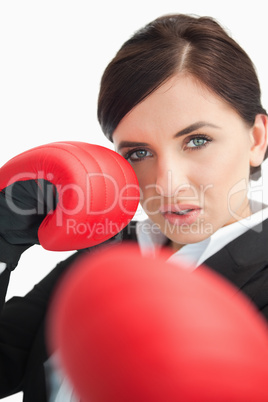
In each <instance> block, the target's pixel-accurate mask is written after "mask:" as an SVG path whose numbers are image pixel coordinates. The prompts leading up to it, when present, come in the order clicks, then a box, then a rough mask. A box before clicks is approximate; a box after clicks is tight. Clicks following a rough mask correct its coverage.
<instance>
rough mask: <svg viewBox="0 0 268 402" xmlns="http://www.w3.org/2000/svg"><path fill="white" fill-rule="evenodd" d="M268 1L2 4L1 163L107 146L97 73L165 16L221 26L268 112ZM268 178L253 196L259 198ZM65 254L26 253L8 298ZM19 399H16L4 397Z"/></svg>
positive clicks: (10, 0)
mask: <svg viewBox="0 0 268 402" xmlns="http://www.w3.org/2000/svg"><path fill="white" fill-rule="evenodd" d="M265 4H266V1H265V0H255V1H254V2H245V1H242V0H237V1H233V2H217V1H215V0H202V1H200V0H187V1H178V0H176V1H175V0H163V1H152V0H150V1H146V0H135V1H131V2H130V1H126V0H107V1H105V0H99V1H94V0H72V1H70V0H64V1H63V0H44V1H39V0H32V1H30V0H23V1H22V0H0V134H1V139H2V145H1V154H0V165H2V164H3V163H4V162H6V161H7V160H8V159H9V158H11V157H13V156H15V155H16V154H18V153H20V152H22V151H24V150H27V149H29V148H32V147H34V146H37V145H41V144H45V143H48V142H54V141H62V140H79V141H85V142H91V143H97V144H100V145H104V146H107V147H112V144H110V143H109V142H108V140H106V138H105V137H104V135H103V134H102V132H101V130H100V128H99V125H98V122H97V118H96V102H97V96H98V88H99V82H100V78H101V75H102V72H103V70H104V68H105V66H106V65H107V63H108V62H109V61H110V60H111V58H112V57H113V56H114V54H115V52H116V51H117V50H118V48H119V47H120V46H121V44H122V43H123V42H124V41H125V40H126V39H128V38H129V36H131V35H132V34H133V33H134V31H136V30H137V29H139V28H140V27H141V26H143V25H144V24H146V23H147V22H149V21H151V20H153V19H154V18H156V17H158V16H160V15H162V14H167V13H177V12H182V13H193V14H198V15H209V16H213V17H215V18H216V19H217V20H218V21H219V22H221V23H222V24H223V25H224V26H225V27H226V28H227V29H228V30H229V32H230V33H231V34H232V36H233V37H234V38H235V39H236V40H237V41H238V42H239V43H240V45H242V47H243V48H244V49H245V50H246V51H247V52H248V54H249V55H250V57H251V58H252V60H253V62H254V64H255V65H256V67H257V72H258V75H259V79H260V83H261V86H262V92H263V105H264V107H265V108H268V83H267V71H268V57H267V30H266V27H267V14H266V12H265V9H264V6H265ZM266 170H268V169H266V168H265V171H264V173H265V174H266ZM265 177H267V174H266V176H264V179H263V180H262V182H261V183H258V187H257V190H258V191H256V194H257V193H258V194H259V195H260V194H261V191H260V190H261V188H260V184H263V182H264V180H265ZM265 191H266V190H265ZM266 195H267V192H266ZM267 198H268V197H267ZM69 254H70V253H53V252H48V251H45V250H43V249H41V247H40V246H34V247H32V248H31V249H29V250H28V251H27V252H25V253H24V255H23V256H22V258H21V263H20V265H19V267H17V269H16V270H15V271H14V273H13V275H12V280H11V284H10V287H9V292H8V297H11V296H12V295H14V294H16V295H23V294H25V292H26V291H27V290H28V289H30V288H31V287H32V286H33V285H34V284H35V283H36V282H37V281H38V280H39V279H40V278H42V277H43V276H44V275H45V274H46V273H48V272H49V271H50V270H51V269H52V268H53V266H54V265H55V263H56V262H57V261H59V260H62V259H64V258H65V257H66V256H67V255H69ZM0 381H1V379H0ZM21 400H22V396H21V394H17V395H15V396H12V397H9V398H5V399H3V401H6V402H11V401H13V402H14V401H15V402H19V401H21ZM36 402H38V401H36Z"/></svg>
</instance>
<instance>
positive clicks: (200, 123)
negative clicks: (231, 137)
mask: <svg viewBox="0 0 268 402" xmlns="http://www.w3.org/2000/svg"><path fill="white" fill-rule="evenodd" d="M203 127H212V128H220V127H219V126H216V125H215V124H212V123H208V122H206V121H198V122H196V123H193V124H191V125H190V126H188V127H186V128H184V129H182V130H180V131H179V132H178V133H176V134H175V135H174V138H177V137H180V136H181V135H185V134H189V133H191V132H192V131H195V130H199V129H200V128H203Z"/></svg>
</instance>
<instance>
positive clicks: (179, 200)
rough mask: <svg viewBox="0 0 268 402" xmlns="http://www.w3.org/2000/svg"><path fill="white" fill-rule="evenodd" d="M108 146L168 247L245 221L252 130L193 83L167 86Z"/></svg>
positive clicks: (186, 79)
mask: <svg viewBox="0 0 268 402" xmlns="http://www.w3.org/2000/svg"><path fill="white" fill-rule="evenodd" d="M113 140H114V143H115V148H116V150H117V151H118V152H119V153H120V154H121V155H123V156H124V157H125V158H126V159H127V160H128V161H129V162H130V163H131V165H132V166H133V168H134V170H135V172H136V175H137V177H138V180H139V184H140V189H141V205H142V207H143V209H144V210H145V212H146V214H147V215H148V216H149V217H150V218H151V220H152V221H153V222H154V223H155V224H157V225H159V227H160V229H161V231H162V232H163V233H164V234H165V235H166V236H167V237H168V238H169V239H171V241H172V243H173V245H174V246H175V248H180V246H181V245H184V244H188V243H195V242H198V241H201V240H204V239H205V238H207V237H209V236H211V234H213V233H214V232H215V231H216V230H218V229H219V228H221V227H222V226H225V225H229V224H230V223H232V222H234V221H237V220H240V219H242V218H244V217H246V216H248V215H250V209H249V204H248V199H247V185H248V177H249V169H250V150H251V146H252V142H253V139H252V129H251V128H249V127H248V126H247V125H246V124H245V122H244V121H243V120H242V119H241V117H240V116H239V115H238V114H237V113H236V112H235V111H234V110H233V109H232V108H231V107H230V106H229V105H228V104H227V103H225V102H224V101H223V100H221V99H220V98H219V97H217V96H216V95H215V94H213V93H212V92H211V91H209V90H208V89H207V88H206V87H204V86H203V85H201V84H200V83H199V82H198V81H197V80H195V79H194V78H193V77H191V76H189V75H188V76H187V75H178V76H175V77H172V78H171V79H169V80H168V81H167V82H166V83H165V84H163V85H162V86H161V87H159V88H158V89H157V90H156V91H155V92H153V93H152V94H151V95H150V96H148V97H147V98H146V99H145V100H144V101H142V102H141V103H139V104H138V105H137V106H135V107H134V108H133V109H132V110H131V111H130V112H129V113H128V114H127V115H126V116H125V117H124V118H123V119H122V120H121V122H120V123H119V125H118V127H117V128H116V130H115V132H114V135H113Z"/></svg>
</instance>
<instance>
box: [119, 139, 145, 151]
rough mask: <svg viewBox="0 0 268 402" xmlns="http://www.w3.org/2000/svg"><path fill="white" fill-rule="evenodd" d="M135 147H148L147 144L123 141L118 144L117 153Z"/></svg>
mask: <svg viewBox="0 0 268 402" xmlns="http://www.w3.org/2000/svg"><path fill="white" fill-rule="evenodd" d="M133 147H148V143H146V142H135V141H121V142H119V144H118V147H117V151H119V150H120V149H122V148H133Z"/></svg>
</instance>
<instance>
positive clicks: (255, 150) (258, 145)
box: [250, 114, 268, 167]
mask: <svg viewBox="0 0 268 402" xmlns="http://www.w3.org/2000/svg"><path fill="white" fill-rule="evenodd" d="M267 130H268V117H267V116H266V115H265V114H257V116H256V118H255V123H254V126H253V127H252V132H251V136H252V146H251V149H250V166H252V167H256V166H260V165H261V163H262V161H263V159H264V156H265V152H266V150H267Z"/></svg>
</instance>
